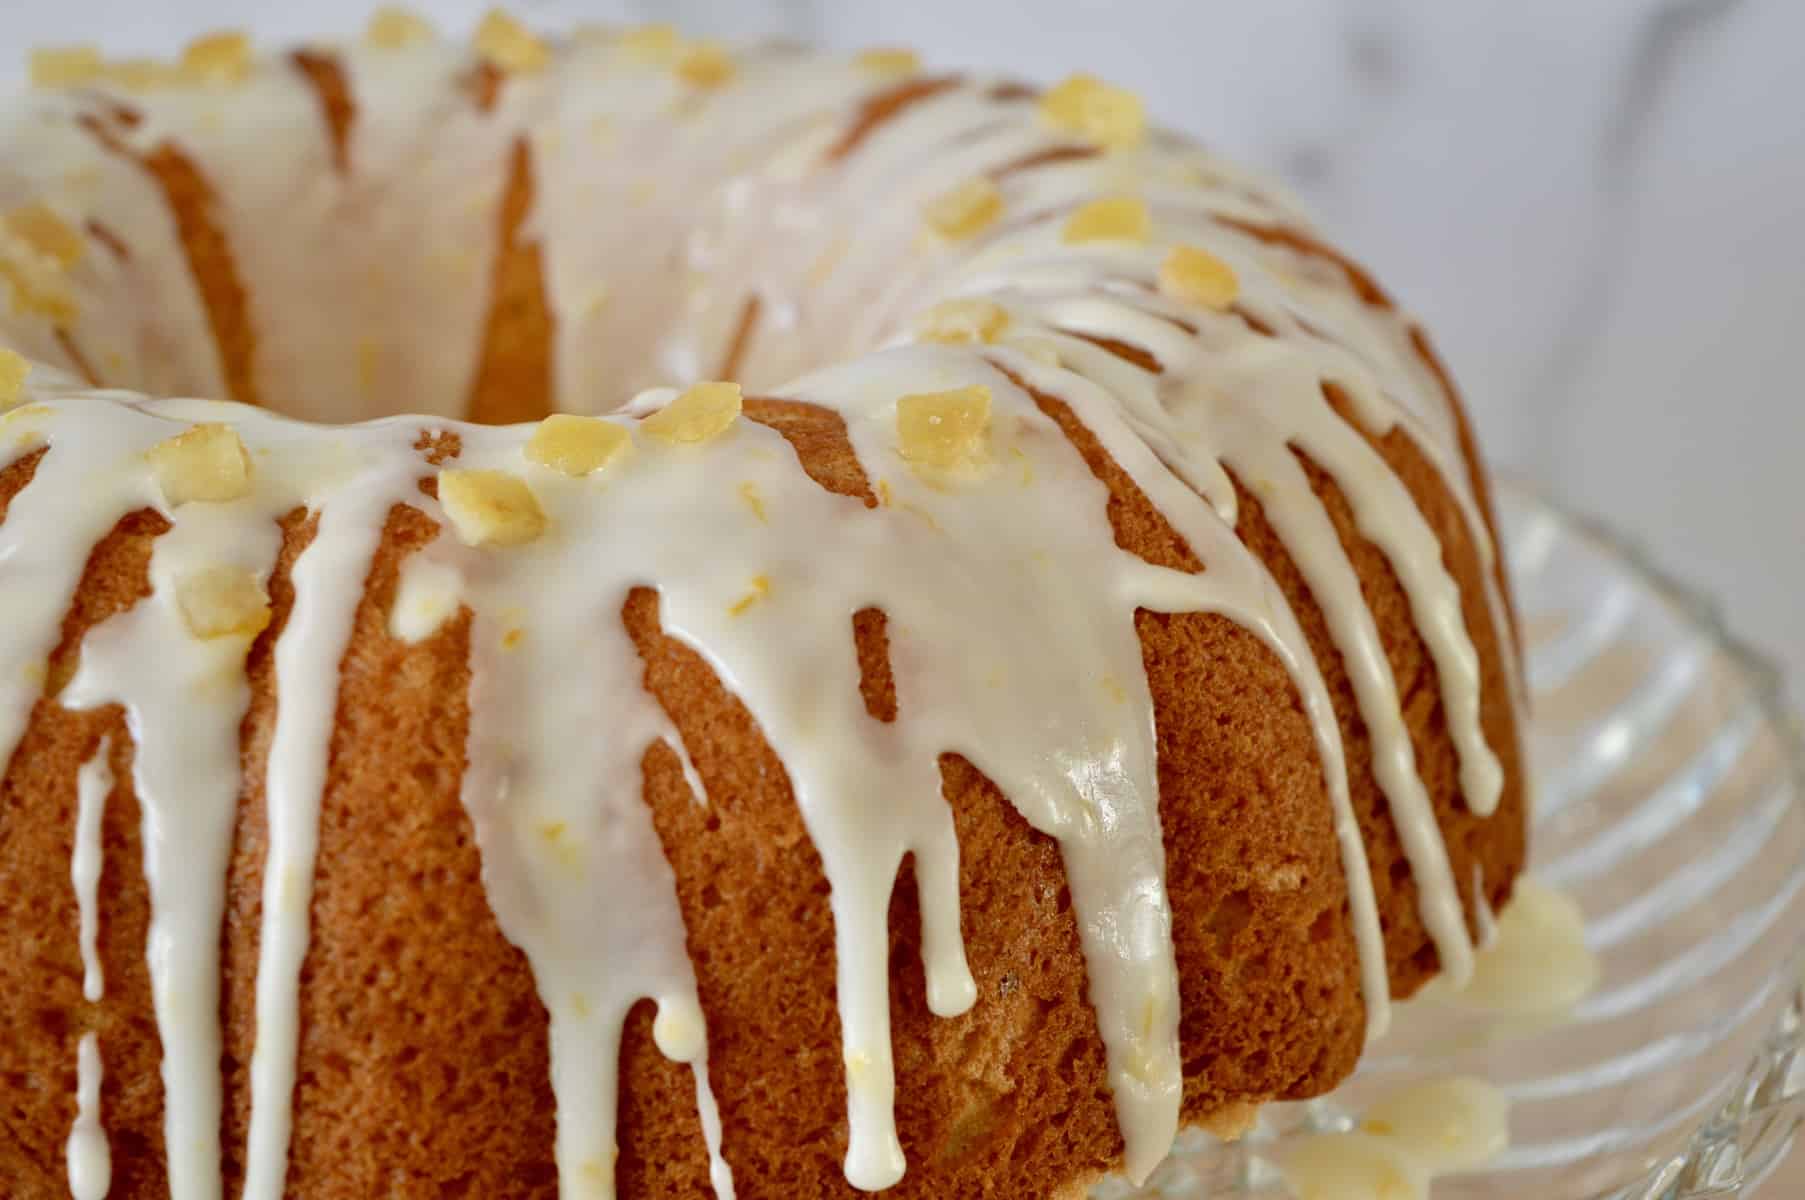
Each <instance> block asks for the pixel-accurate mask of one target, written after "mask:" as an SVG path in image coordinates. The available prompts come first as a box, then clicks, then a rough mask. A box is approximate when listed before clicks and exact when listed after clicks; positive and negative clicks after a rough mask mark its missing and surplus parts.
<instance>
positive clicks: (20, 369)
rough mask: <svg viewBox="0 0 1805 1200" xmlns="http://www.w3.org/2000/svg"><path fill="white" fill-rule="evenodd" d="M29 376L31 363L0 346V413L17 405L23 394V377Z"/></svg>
mask: <svg viewBox="0 0 1805 1200" xmlns="http://www.w3.org/2000/svg"><path fill="white" fill-rule="evenodd" d="M29 374H31V363H29V362H27V361H26V358H25V356H24V355H23V354H20V353H19V352H18V351H17V350H8V349H7V348H6V347H4V346H0V412H5V411H6V410H7V409H9V408H11V407H12V406H13V405H15V404H17V403H18V402H19V400H20V399H21V398H22V397H23V396H24V394H25V377H26V376H27V375H29Z"/></svg>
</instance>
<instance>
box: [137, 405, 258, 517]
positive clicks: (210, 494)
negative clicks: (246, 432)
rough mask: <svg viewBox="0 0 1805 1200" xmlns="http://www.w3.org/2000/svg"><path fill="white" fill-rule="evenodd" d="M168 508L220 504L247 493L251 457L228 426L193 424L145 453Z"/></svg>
mask: <svg viewBox="0 0 1805 1200" xmlns="http://www.w3.org/2000/svg"><path fill="white" fill-rule="evenodd" d="M145 457H146V458H148V459H149V460H150V465H151V469H152V470H153V471H154V472H155V474H156V479H157V487H158V489H159V490H161V491H162V493H163V499H164V501H165V502H166V503H168V504H169V505H170V507H172V508H174V507H178V506H180V505H183V504H189V503H193V502H201V503H208V504H224V503H226V502H227V501H231V500H238V499H240V498H242V497H244V496H248V495H250V492H251V456H250V453H249V452H248V451H246V450H245V448H244V441H243V440H242V439H241V438H240V437H239V436H238V432H237V431H236V430H234V429H233V428H232V427H231V426H229V425H212V424H209V425H196V426H195V427H194V428H192V429H189V430H187V431H186V432H184V433H179V434H177V435H176V436H175V437H172V438H170V439H168V440H167V441H163V442H159V443H157V444H156V445H155V446H152V447H151V448H150V449H149V450H148V451H146V452H145Z"/></svg>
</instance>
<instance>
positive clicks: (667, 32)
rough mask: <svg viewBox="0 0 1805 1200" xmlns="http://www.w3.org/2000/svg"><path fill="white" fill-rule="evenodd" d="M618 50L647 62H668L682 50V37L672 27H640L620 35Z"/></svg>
mask: <svg viewBox="0 0 1805 1200" xmlns="http://www.w3.org/2000/svg"><path fill="white" fill-rule="evenodd" d="M620 48H621V49H622V50H625V51H626V52H627V53H628V54H630V55H632V56H633V57H634V58H638V59H643V60H645V61H647V62H669V61H671V60H672V59H674V58H676V57H677V55H678V53H679V52H680V51H681V50H682V49H683V35H682V34H679V33H678V32H677V30H676V27H675V26H672V25H641V26H639V27H637V28H635V29H629V30H627V31H626V32H625V33H623V34H621V35H620Z"/></svg>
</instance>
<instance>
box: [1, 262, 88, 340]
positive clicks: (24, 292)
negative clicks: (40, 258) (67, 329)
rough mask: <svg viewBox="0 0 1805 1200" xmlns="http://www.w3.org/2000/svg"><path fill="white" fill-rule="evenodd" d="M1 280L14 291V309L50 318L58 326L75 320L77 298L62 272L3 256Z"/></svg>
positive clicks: (37, 263) (47, 266)
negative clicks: (71, 292) (70, 290)
mask: <svg viewBox="0 0 1805 1200" xmlns="http://www.w3.org/2000/svg"><path fill="white" fill-rule="evenodd" d="M0 281H4V282H5V283H6V284H7V285H8V286H10V288H11V289H12V296H13V303H12V310H13V311H14V312H15V313H31V314H33V315H35V316H40V317H47V318H49V319H50V320H51V321H52V322H54V323H55V324H58V325H67V324H68V323H69V322H71V321H73V320H74V319H75V318H76V315H77V310H76V306H75V298H74V296H72V295H71V294H70V292H69V287H68V282H67V281H66V280H65V279H64V278H63V276H62V273H61V272H60V271H59V270H58V269H57V268H55V267H53V266H50V265H49V264H47V263H42V262H32V261H27V260H26V259H23V258H17V257H15V258H6V257H0Z"/></svg>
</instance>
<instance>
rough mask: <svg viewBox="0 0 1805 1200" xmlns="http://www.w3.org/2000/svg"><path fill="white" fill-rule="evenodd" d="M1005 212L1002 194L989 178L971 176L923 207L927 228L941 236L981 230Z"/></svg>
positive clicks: (956, 235) (958, 236)
mask: <svg viewBox="0 0 1805 1200" xmlns="http://www.w3.org/2000/svg"><path fill="white" fill-rule="evenodd" d="M1002 215H1003V193H1002V191H1001V189H999V188H998V187H997V185H996V184H995V183H993V182H992V181H991V180H988V179H981V178H980V179H969V180H967V181H965V182H964V183H962V184H960V185H959V186H957V187H955V188H952V189H950V190H948V191H945V192H942V193H940V194H939V195H938V196H935V197H934V198H932V199H931V200H929V201H928V202H927V204H926V205H924V206H923V208H922V216H923V217H924V218H925V219H926V220H927V223H928V228H929V229H932V230H933V231H934V232H935V233H937V234H939V235H940V236H942V237H947V238H966V237H971V236H972V235H973V234H976V233H981V232H983V231H984V230H985V229H986V228H988V227H989V226H990V225H991V224H992V223H994V222H995V221H996V219H997V218H998V217H1000V216H1002Z"/></svg>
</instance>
